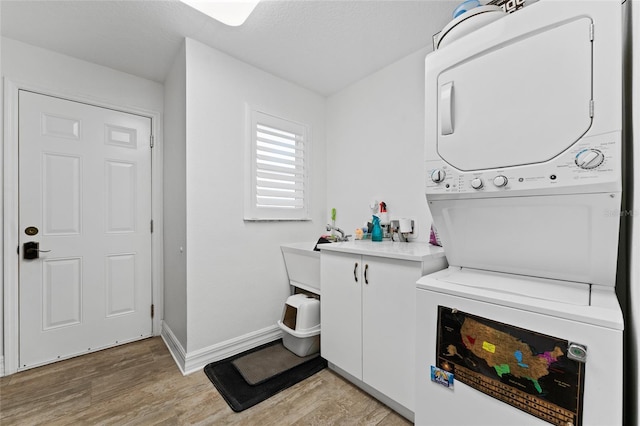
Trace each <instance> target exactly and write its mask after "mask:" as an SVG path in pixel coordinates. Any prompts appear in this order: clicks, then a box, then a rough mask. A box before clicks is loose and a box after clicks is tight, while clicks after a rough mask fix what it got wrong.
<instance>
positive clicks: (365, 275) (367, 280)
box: [364, 263, 369, 284]
mask: <svg viewBox="0 0 640 426" xmlns="http://www.w3.org/2000/svg"><path fill="white" fill-rule="evenodd" d="M367 272H369V264H368V263H367V264H366V265H364V283H365V284H369V277H368V276H367Z"/></svg>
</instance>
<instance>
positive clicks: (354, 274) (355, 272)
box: [353, 262, 358, 282]
mask: <svg viewBox="0 0 640 426" xmlns="http://www.w3.org/2000/svg"><path fill="white" fill-rule="evenodd" d="M353 279H354V280H356V282H358V262H356V265H355V266H354V267H353Z"/></svg>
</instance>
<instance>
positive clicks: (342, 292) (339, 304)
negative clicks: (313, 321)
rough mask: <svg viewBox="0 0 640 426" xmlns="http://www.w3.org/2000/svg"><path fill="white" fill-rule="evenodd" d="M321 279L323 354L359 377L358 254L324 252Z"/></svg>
mask: <svg viewBox="0 0 640 426" xmlns="http://www.w3.org/2000/svg"><path fill="white" fill-rule="evenodd" d="M320 280H321V286H322V300H321V303H320V321H321V339H322V340H321V342H322V343H321V349H320V350H321V354H322V357H323V358H325V359H326V360H327V361H329V362H331V363H333V364H335V365H336V366H338V367H339V368H341V369H343V370H344V371H346V372H347V373H349V374H351V375H352V376H354V377H356V378H358V379H362V332H361V324H362V295H361V291H362V286H361V284H362V260H361V256H360V255H352V254H345V253H340V254H334V253H328V252H323V253H322V256H321V257H320Z"/></svg>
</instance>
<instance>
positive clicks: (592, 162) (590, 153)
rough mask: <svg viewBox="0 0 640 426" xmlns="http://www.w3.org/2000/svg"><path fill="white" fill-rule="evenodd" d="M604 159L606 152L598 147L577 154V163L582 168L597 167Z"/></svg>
mask: <svg viewBox="0 0 640 426" xmlns="http://www.w3.org/2000/svg"><path fill="white" fill-rule="evenodd" d="M603 161H604V154H603V153H602V152H600V151H598V150H597V149H584V150H582V151H580V152H579V153H578V155H576V165H577V166H578V167H580V168H581V169H587V170H588V169H595V168H596V167H598V166H599V165H600V164H602V162H603Z"/></svg>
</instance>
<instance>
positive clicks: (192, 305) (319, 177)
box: [166, 39, 326, 353]
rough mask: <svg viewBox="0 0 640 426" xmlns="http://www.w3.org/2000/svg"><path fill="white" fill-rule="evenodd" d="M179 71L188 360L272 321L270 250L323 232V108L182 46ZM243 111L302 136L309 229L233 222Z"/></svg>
mask: <svg viewBox="0 0 640 426" xmlns="http://www.w3.org/2000/svg"><path fill="white" fill-rule="evenodd" d="M186 64H187V74H186V75H187V78H186V81H187V103H186V111H187V116H186V120H187V126H186V134H187V140H186V141H187V142H186V163H187V168H186V170H187V176H186V189H187V191H186V197H187V200H186V204H187V208H186V216H187V220H186V223H187V240H186V241H187V253H188V256H187V277H188V282H187V322H188V329H187V336H188V337H187V347H186V349H187V353H194V352H197V351H202V350H206V348H211V347H217V346H218V345H220V344H221V343H224V342H226V341H230V340H234V339H237V338H239V337H240V338H241V337H242V336H246V335H250V334H251V333H254V332H256V331H257V330H262V329H265V328H269V327H274V326H275V323H276V321H277V320H278V319H280V317H281V315H282V309H283V307H284V302H285V300H286V297H287V296H288V295H289V286H288V281H287V276H286V271H285V267H284V262H283V259H282V254H281V252H280V244H281V243H285V242H294V241H306V240H308V241H313V240H315V239H317V237H318V236H319V234H320V233H321V232H322V230H323V225H324V223H325V222H324V221H325V218H326V211H325V209H326V208H325V206H326V202H325V180H324V176H323V173H324V170H325V147H324V141H325V131H324V128H325V99H324V98H323V97H322V96H320V95H318V94H315V93H313V92H311V91H309V90H306V89H303V88H301V87H299V86H296V85H294V84H292V83H289V82H287V81H285V80H282V79H280V78H278V77H275V76H273V75H271V74H268V73H266V72H264V71H261V70H259V69H257V68H255V67H252V66H250V65H247V64H246V63H243V62H240V61H238V60H236V59H234V58H232V57H230V56H228V55H226V54H223V53H221V52H219V51H217V50H214V49H212V48H209V47H207V46H205V45H203V44H201V43H199V42H196V41H194V40H190V39H187V40H186ZM246 103H248V104H250V105H256V106H260V107H262V108H264V109H265V110H266V111H268V112H272V113H274V114H276V115H281V116H282V117H285V118H289V119H292V120H295V121H300V122H303V123H308V124H309V125H310V126H311V134H312V152H311V155H312V157H311V175H310V187H311V197H312V198H311V217H312V221H309V222H266V223H265V222H245V221H243V207H244V198H243V196H244V192H243V189H244V176H245V175H244V165H245V142H246V137H247V135H246V117H245V104H246ZM175 249H176V247H169V246H167V248H166V250H168V251H171V250H175Z"/></svg>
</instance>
